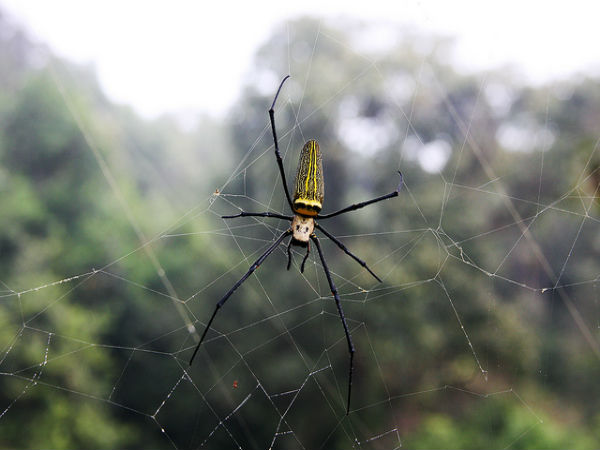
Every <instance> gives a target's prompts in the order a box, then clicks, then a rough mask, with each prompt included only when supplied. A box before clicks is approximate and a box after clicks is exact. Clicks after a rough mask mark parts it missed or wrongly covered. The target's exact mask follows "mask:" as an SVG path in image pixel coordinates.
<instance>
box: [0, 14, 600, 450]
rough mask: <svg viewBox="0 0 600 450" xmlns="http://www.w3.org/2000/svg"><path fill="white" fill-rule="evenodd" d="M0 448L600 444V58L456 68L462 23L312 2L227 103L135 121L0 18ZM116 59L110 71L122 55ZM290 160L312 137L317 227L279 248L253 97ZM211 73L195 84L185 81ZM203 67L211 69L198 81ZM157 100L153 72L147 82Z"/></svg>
mask: <svg viewBox="0 0 600 450" xmlns="http://www.w3.org/2000/svg"><path fill="white" fill-rule="evenodd" d="M0 30H1V31H0V85H1V89H0V447H2V448H53V449H62V448H178V449H187V448H198V447H203V448H244V449H263V448H265V449H266V448H271V446H272V448H279V449H284V448H290V449H292V448H294V449H296V448H307V449H316V448H331V449H334V448H335V449H337V448H362V449H370V448H373V449H392V448H397V447H400V446H403V447H405V448H484V447H485V448H581V449H585V448H588V449H589V448H598V446H599V445H600V408H599V406H600V384H599V383H598V379H600V341H599V328H600V293H599V289H600V286H598V284H599V281H598V277H599V274H600V258H599V252H600V233H599V230H600V223H599V219H600V208H599V206H600V202H599V199H598V191H599V188H600V151H599V150H598V145H599V139H600V128H599V127H598V124H599V123H600V79H593V78H589V77H574V78H573V79H570V80H564V81H562V82H555V83H552V84H549V85H546V86H537V87H531V86H526V85H522V84H521V83H520V82H519V78H518V76H517V73H516V72H513V71H511V70H498V71H491V72H486V73H471V74H463V73H458V72H457V71H455V70H454V68H453V67H452V65H451V63H450V62H449V61H450V58H449V57H448V55H449V53H450V52H451V47H452V42H451V40H448V39H443V38H439V37H435V36H424V35H421V34H419V33H417V32H410V31H407V30H398V34H397V37H396V39H395V40H392V41H391V42H392V43H393V44H391V45H390V46H389V47H388V48H385V49H369V48H365V46H364V45H362V42H363V38H365V39H366V36H367V34H368V33H369V27H368V26H367V25H365V24H361V23H352V22H348V23H339V24H335V23H330V22H321V21H318V20H313V19H310V18H303V19H298V20H295V21H292V22H290V23H289V24H285V25H284V24H282V26H281V28H280V29H279V30H278V31H276V32H275V33H274V34H273V35H272V37H271V38H270V39H269V40H268V41H267V42H266V43H265V44H264V46H263V47H262V48H261V49H260V50H259V51H258V52H257V54H256V56H255V59H254V65H253V67H252V68H249V71H248V74H249V75H248V79H247V85H246V86H245V87H244V90H243V94H242V95H241V97H240V98H239V100H238V101H237V103H236V105H235V106H234V107H233V108H232V109H231V111H230V113H229V114H228V115H227V117H226V119H224V120H222V121H221V120H217V119H213V118H210V117H205V118H202V119H201V120H200V121H199V122H198V124H197V125H196V126H194V127H188V128H187V129H183V128H182V127H181V126H179V125H178V123H177V122H176V120H175V119H173V118H170V117H162V118H160V119H157V120H153V121H148V120H143V119H141V118H140V117H138V116H137V115H136V114H135V113H134V112H133V111H132V110H131V109H130V108H128V107H126V106H123V105H116V104H113V103H111V102H110V101H109V100H107V98H106V97H105V95H104V94H103V92H102V91H101V89H100V87H99V84H98V82H97V80H96V77H95V74H94V70H93V69H92V68H90V67H81V66H77V65H74V64H72V63H70V62H69V61H65V60H61V59H59V58H57V57H55V56H54V55H52V54H51V53H50V52H49V51H48V50H47V49H45V48H43V47H41V46H40V45H39V44H34V43H32V42H31V41H30V39H29V38H28V36H27V35H26V34H25V33H24V32H23V31H22V30H20V29H19V27H18V26H17V25H15V24H14V23H11V22H9V21H7V20H6V19H5V18H3V16H1V15H0ZM124 70H126V69H124ZM287 73H290V74H291V76H292V78H291V80H290V81H289V83H288V84H287V85H286V86H285V88H284V90H283V91H282V94H281V97H280V99H279V104H278V107H277V111H276V119H277V123H278V129H279V134H280V136H281V148H282V153H283V154H284V163H285V167H286V170H287V173H288V181H289V182H290V183H291V182H292V180H293V173H294V171H295V168H296V164H297V158H298V155H299V149H300V148H301V146H302V144H303V142H304V141H305V140H306V139H308V138H316V139H318V140H319V142H320V145H321V148H322V150H323V152H324V167H325V181H326V193H325V195H326V197H325V208H324V210H325V211H333V210H335V209H337V208H340V207H343V206H345V205H347V204H349V203H353V202H355V201H357V200H361V199H368V198H371V197H374V196H377V195H382V194H384V193H387V192H390V191H391V190H393V189H394V188H395V186H396V184H397V182H398V179H397V174H396V171H397V170H401V171H402V173H403V174H404V186H403V190H402V192H401V194H400V197H398V198H396V199H392V200H388V201H386V202H382V203H379V204H377V205H373V206H371V207H368V208H365V209H363V210H361V211H357V212H354V213H352V214H348V215H344V216H341V217H339V218H336V219H332V220H331V221H329V222H328V224H327V225H328V230H329V231H331V232H333V233H334V234H336V235H338V236H340V239H341V240H342V241H343V242H344V243H345V244H346V245H348V247H349V248H350V249H351V250H352V251H353V252H355V253H356V254H357V255H359V256H360V257H361V258H363V259H364V260H365V261H367V263H368V264H369V265H370V266H371V267H372V268H373V270H374V271H375V272H376V273H377V274H378V275H379V276H380V277H381V278H382V279H383V283H381V284H378V283H375V281H374V280H373V279H372V278H370V277H369V275H368V273H365V271H364V270H362V269H361V267H360V266H358V265H357V264H356V263H355V262H354V261H352V260H351V259H350V258H348V257H347V256H346V255H344V254H343V253H342V252H340V251H339V249H337V248H336V247H335V246H333V245H332V244H330V243H328V242H325V241H323V246H324V251H325V254H326V257H327V259H328V263H329V266H330V268H331V269H332V271H333V273H334V278H335V282H336V284H337V285H338V287H339V289H340V293H341V295H342V300H343V306H344V309H345V312H346V317H347V318H348V320H349V324H350V328H351V330H352V334H353V338H354V342H355V345H356V347H357V354H356V359H355V360H356V363H355V364H356V369H355V377H354V387H353V399H352V411H351V413H350V415H349V416H348V417H346V416H345V414H344V413H345V403H344V402H345V389H346V382H347V367H348V366H347V365H348V354H347V349H346V343H345V341H344V336H343V329H342V327H341V324H340V322H339V318H338V316H337V313H336V309H335V304H334V303H333V300H332V298H331V296H330V293H329V289H328V287H327V283H326V281H325V277H324V274H323V272H322V269H321V268H320V265H319V263H318V261H317V260H316V259H315V256H314V255H312V256H311V258H310V259H309V262H308V265H307V269H306V271H305V273H304V274H303V275H301V274H300V273H299V271H298V263H299V261H300V260H301V257H300V254H299V253H297V252H295V263H294V267H292V270H290V272H286V271H285V269H284V266H285V261H286V257H285V246H284V245H282V246H281V248H280V249H279V250H278V251H277V252H275V253H274V254H273V255H272V256H271V258H270V259H269V260H267V262H266V263H265V264H264V265H263V266H262V267H261V268H260V269H259V270H258V271H257V274H256V276H253V277H251V278H250V279H249V280H248V281H247V282H246V283H245V284H244V285H243V286H242V287H241V288H240V289H239V290H238V291H237V292H236V293H235V294H234V296H233V297H232V298H231V299H230V301H229V302H228V303H227V305H226V307H225V308H223V310H222V311H221V313H220V315H219V316H217V319H216V320H215V322H214V330H211V332H210V333H209V335H208V341H207V342H206V343H205V344H204V345H203V347H202V349H201V351H200V352H199V355H198V358H197V359H196V361H195V363H194V366H193V367H191V368H189V367H188V364H187V362H188V360H189V357H190V355H191V351H192V349H193V347H194V345H195V342H197V339H198V331H199V332H201V331H202V330H203V325H204V323H205V321H206V320H207V319H208V317H209V316H210V314H211V312H212V310H213V308H214V304H215V303H216V301H217V300H218V299H219V298H220V297H221V296H222V295H223V293H224V292H226V291H227V290H228V289H229V288H230V287H231V286H232V285H233V283H234V282H235V281H236V280H237V279H238V278H239V277H240V276H241V275H242V274H243V273H244V272H245V271H246V270H247V268H248V266H249V265H250V264H251V263H252V262H253V261H254V260H255V259H256V258H257V257H258V255H259V254H260V253H262V251H264V249H265V248H266V247H267V246H268V245H269V244H270V243H271V242H272V240H273V239H274V237H275V236H276V235H278V234H279V233H281V232H282V231H283V230H285V228H286V226H287V224H286V223H285V222H282V221H278V220H270V219H265V220H255V219H251V218H244V219H237V220H231V221H227V222H226V221H224V220H222V219H221V218H220V216H221V215H222V214H235V213H236V212H238V211H239V210H240V209H245V210H252V211H264V210H270V211H275V212H280V213H285V214H287V213H288V211H287V209H286V207H287V205H286V203H285V199H284V196H283V195H282V194H283V192H282V189H281V182H280V179H279V177H278V171H277V166H276V163H275V158H274V156H273V147H272V138H271V135H270V129H269V122H268V115H267V110H268V108H269V105H270V102H271V101H272V98H273V95H274V93H275V90H276V88H277V86H278V83H279V81H280V80H281V78H282V77H283V75H285V74H287ZM198 83H202V80H198ZM216 88H218V87H216ZM149 95H151V93H150V94H149Z"/></svg>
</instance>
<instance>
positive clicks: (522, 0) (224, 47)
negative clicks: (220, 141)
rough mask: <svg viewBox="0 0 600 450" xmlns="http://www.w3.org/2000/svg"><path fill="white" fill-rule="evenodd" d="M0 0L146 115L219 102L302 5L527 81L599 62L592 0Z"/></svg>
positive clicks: (220, 107)
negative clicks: (413, 35)
mask: <svg viewBox="0 0 600 450" xmlns="http://www.w3.org/2000/svg"><path fill="white" fill-rule="evenodd" d="M596 5H597V6H596ZM0 8H2V9H3V10H4V11H5V12H6V13H8V14H9V15H10V16H11V17H12V18H13V19H14V20H16V21H18V22H19V23H21V24H23V25H24V26H25V27H26V29H28V30H29V32H30V33H31V34H32V35H33V37H35V38H36V39H37V40H39V41H43V42H46V43H47V44H49V46H50V47H51V48H52V49H53V50H54V51H55V52H57V53H58V54H60V55H61V56H64V57H67V58H69V59H71V60H73V61H77V62H87V63H93V64H94V65H95V67H96V69H97V71H98V76H99V78H100V82H101V83H102V86H103V88H104V90H105V91H106V92H107V94H108V95H109V97H110V98H111V99H113V100H115V101H117V102H121V103H128V104H131V105H132V106H133V107H134V108H135V109H136V110H137V111H138V112H140V113H141V114H143V115H144V116H146V117H153V116H156V115H159V114H161V113H164V112H175V113H181V112H192V113H195V112H201V111H204V112H208V113H211V114H216V115H219V114H221V113H223V112H225V111H226V109H227V108H228V107H229V106H230V105H231V103H232V102H233V101H234V99H235V98H236V96H237V94H238V92H239V87H240V85H241V80H242V79H243V77H244V75H245V74H246V73H247V71H248V69H249V67H250V61H251V59H252V55H253V53H254V52H255V51H256V49H257V48H258V46H259V45H260V44H261V43H262V42H264V41H265V40H266V39H267V37H268V36H269V35H270V33H271V32H272V31H273V29H274V27H275V26H277V25H278V24H280V23H281V22H282V21H284V20H285V19H288V18H292V17H296V16H298V15H306V14H310V15H315V16H323V17H326V18H335V17H339V16H341V15H343V16H346V17H357V18H361V19H365V20H385V21H387V22H392V23H398V24H409V25H411V26H413V27H416V28H417V29H421V30H426V31H433V32H437V33H443V34H450V35H453V36H456V38H457V47H456V56H457V63H458V64H459V65H461V66H463V67H465V68H468V69H482V68H488V67H497V66H499V65H503V64H505V63H512V64H514V65H516V66H518V67H519V68H520V70H521V72H522V73H523V74H524V76H526V78H527V79H528V80H529V81H534V82H543V81H547V80H552V79H555V78H561V77H565V76H568V75H570V74H572V73H574V72H581V71H583V72H587V73H595V74H597V73H600V70H599V69H600V45H599V43H600V26H598V19H599V17H600V16H599V14H598V13H599V12H600V3H597V2H594V1H584V0H570V1H568V2H552V1H538V0H535V1H528V0H502V1H497V0H493V1H476V0H473V1H467V0H452V1H447V0H396V1H389V0H388V1H384V0H369V1H366V2H365V1H362V2H358V1H356V2H349V1H347V0H328V1H324V0H302V1H299V2H284V1H271V0H255V1H251V2H238V1H226V0H220V1H216V2H214V1H210V2H200V1H183V0H170V1H168V2H167V1H162V0H161V1H150V0H146V1H141V0H126V1H123V0H120V1H119V0H103V1H96V0H89V1H82V0H79V1H77V0H52V1H47V0H0ZM132 62H133V63H132Z"/></svg>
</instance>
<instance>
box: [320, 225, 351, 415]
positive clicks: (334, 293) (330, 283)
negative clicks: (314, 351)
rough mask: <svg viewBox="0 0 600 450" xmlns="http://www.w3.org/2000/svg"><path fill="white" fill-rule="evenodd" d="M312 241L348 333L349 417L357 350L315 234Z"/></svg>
mask: <svg viewBox="0 0 600 450" xmlns="http://www.w3.org/2000/svg"><path fill="white" fill-rule="evenodd" d="M311 239H312V240H313V242H314V243H315V246H316V247H317V252H318V253H319V258H321V264H323V270H324V271H325V276H326V277H327V282H328V283H329V288H330V289H331V293H332V294H333V298H334V299H335V305H336V306H337V310H338V314H339V315H340V319H341V320H342V325H343V326H344V333H346V342H347V344H348V353H350V367H349V370H348V400H347V403H346V415H348V414H350V397H351V395H352V374H353V373H354V353H355V351H356V350H355V349H354V344H353V343H352V336H351V335H350V331H349V330H348V324H347V323H346V317H345V316H344V310H343V309H342V303H341V301H340V296H339V294H338V291H337V288H336V287H335V283H334V282H333V279H332V278H331V272H329V267H327V263H326V262H325V257H324V256H323V251H322V250H321V245H320V244H319V240H318V239H317V236H316V235H315V234H313V235H312V236H311Z"/></svg>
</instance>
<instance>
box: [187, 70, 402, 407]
mask: <svg viewBox="0 0 600 450" xmlns="http://www.w3.org/2000/svg"><path fill="white" fill-rule="evenodd" d="M288 78H289V75H288V76H286V77H285V78H284V79H283V81H281V84H280V85H279V89H278V90H277V93H276V94H275V99H274V100H273V103H272V105H271V109H270V110H269V118H270V121H271V131H272V132H273V142H274V145H275V158H276V160H277V165H278V167H279V173H280V175H281V181H282V182H283V190H284V192H285V197H286V199H287V202H288V204H289V206H290V209H291V210H292V212H293V213H294V215H293V216H287V215H284V214H279V213H272V212H245V211H242V212H240V213H239V214H235V215H233V216H223V219H232V218H234V217H274V218H277V219H284V220H288V221H290V222H291V226H290V228H288V229H287V230H286V231H284V232H283V233H282V234H281V235H280V236H279V237H278V238H277V239H276V240H275V242H273V243H272V244H271V245H270V246H269V248H267V249H266V250H265V252H264V253H263V254H262V255H261V256H260V257H259V258H258V259H257V260H256V261H255V262H254V264H252V265H251V266H250V269H248V271H247V272H246V273H245V274H244V276H243V277H242V278H240V280H239V281H238V282H237V283H235V284H234V285H233V287H232V288H231V289H229V291H227V293H226V294H225V295H224V296H223V298H221V300H219V301H218V302H217V305H216V306H215V310H214V312H213V314H212V316H211V317H210V319H209V320H208V323H207V324H206V327H205V328H204V332H203V333H202V336H201V337H200V341H199V342H198V344H197V345H196V348H195V349H194V353H193V354H192V357H191V358H190V365H191V364H192V361H193V360H194V357H195V356H196V353H197V352H198V349H199V348H200V345H201V344H202V342H203V341H204V338H205V337H206V333H207V332H208V330H209V328H210V326H211V324H212V322H213V320H214V318H215V316H216V315H217V312H218V311H219V309H221V307H222V306H223V305H224V304H225V302H226V301H227V299H228V298H229V297H231V295H232V294H233V292H234V291H235V290H236V289H237V288H238V287H240V285H241V284H242V283H243V282H244V281H246V279H247V278H248V277H249V276H250V275H252V273H253V272H254V271H255V270H256V269H258V267H259V266H260V265H261V264H262V263H263V261H264V260H265V259H267V257H268V256H269V255H270V254H271V253H273V251H274V250H275V249H276V248H277V247H279V244H281V242H282V241H283V240H284V239H285V238H286V237H289V236H290V235H291V239H290V241H289V243H288V246H287V254H288V264H287V268H288V270H289V268H290V265H291V262H292V253H291V246H292V245H297V246H300V247H306V255H305V256H304V259H303V260H302V264H301V265H300V271H302V272H303V271H304V263H305V262H306V259H307V258H308V255H309V252H310V241H312V242H313V243H314V244H315V247H317V252H318V253H319V259H320V260H321V264H322V265H323V270H324V271H325V276H326V277H327V282H328V284H329V288H330V289H331V293H332V295H333V298H334V299H335V304H336V307H337V310H338V313H339V315H340V319H341V321H342V325H343V327H344V333H345V335H346V342H347V344H348V352H349V353H350V367H349V371H348V397H347V402H346V414H348V413H349V412H350V394H351V392H352V374H353V373H354V364H353V360H354V352H355V349H354V344H353V343H352V336H351V335H350V332H349V331H348V324H347V323H346V318H345V316H344V311H343V310H342V303H341V301H340V297H339V294H338V291H337V288H336V287H335V283H334V282H333V279H332V278H331V273H330V271H329V268H328V267H327V263H326V262H325V257H324V256H323V251H322V250H321V245H320V244H319V240H318V238H317V235H316V234H315V229H317V230H319V231H321V232H322V233H323V234H324V235H325V236H327V237H328V238H329V239H331V241H333V242H334V243H335V244H336V245H337V246H338V247H339V248H340V249H341V250H342V251H344V252H345V253H346V254H347V255H348V256H350V257H351V258H352V259H354V260H355V261H356V262H358V263H359V264H360V265H361V266H362V267H364V268H365V269H366V270H367V271H368V272H369V273H370V274H371V275H373V277H375V279H377V281H381V279H380V278H379V277H378V276H377V275H375V273H374V272H373V271H372V270H371V269H369V267H368V266H367V264H366V263H365V262H364V261H363V260H361V259H360V258H359V257H358V256H356V255H354V254H353V253H352V252H350V250H348V249H347V248H346V246H345V245H344V244H342V243H341V242H340V241H339V240H338V239H337V238H336V237H335V236H333V235H332V234H330V233H329V232H328V231H326V230H325V229H324V228H323V227H322V226H321V225H320V224H319V223H317V221H316V219H329V218H330V217H334V216H338V215H340V214H344V213H346V212H350V211H354V210H356V209H360V208H363V207H365V206H367V205H370V204H372V203H376V202H379V201H382V200H386V199H388V198H392V197H396V196H397V195H398V192H399V191H400V188H401V187H402V174H401V173H400V172H398V173H399V174H400V183H399V184H398V187H397V188H396V190H395V191H393V192H390V193H389V194H385V195H382V196H381V197H376V198H374V199H371V200H367V201H364V202H360V203H355V204H353V205H350V206H347V207H346V208H343V209H340V210H339V211H335V212H333V213H329V214H324V215H320V214H319V213H320V212H321V208H322V206H323V197H324V189H325V185H324V182H323V158H322V155H321V150H320V149H319V144H318V143H317V141H315V140H314V139H311V140H309V141H308V142H307V143H306V144H304V147H303V148H302V151H301V153H300V161H299V163H298V170H297V171H296V180H295V183H294V196H293V200H292V197H291V196H290V192H289V190H288V186H287V181H286V177H285V171H284V170H283V161H282V159H281V154H280V153H279V143H278V140H277V130H276V128H275V111H274V108H275V102H276V101H277V97H278V96H279V92H280V91H281V88H282V87H283V83H285V80H287V79H288Z"/></svg>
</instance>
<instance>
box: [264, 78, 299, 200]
mask: <svg viewBox="0 0 600 450" xmlns="http://www.w3.org/2000/svg"><path fill="white" fill-rule="evenodd" d="M289 77H290V76H289V75H286V76H285V77H284V79H283V80H281V84H280V85H279V89H277V93H276V94H275V98H274V99H273V103H272V104H271V109H269V119H270V120H271V131H272V132H273V143H274V144H275V158H276V159H277V166H278V167H279V173H280V174H281V181H282V183H283V189H284V191H285V196H286V198H287V201H288V203H289V205H290V209H291V210H292V211H293V210H294V207H293V204H292V197H290V191H289V190H288V187H287V181H286V179H285V170H283V161H282V159H281V154H280V153H279V142H278V140H277V130H276V128H275V110H274V108H275V102H276V101H277V97H279V92H280V91H281V88H282V87H283V83H285V80H287V79H288V78H289Z"/></svg>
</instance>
